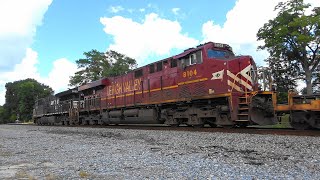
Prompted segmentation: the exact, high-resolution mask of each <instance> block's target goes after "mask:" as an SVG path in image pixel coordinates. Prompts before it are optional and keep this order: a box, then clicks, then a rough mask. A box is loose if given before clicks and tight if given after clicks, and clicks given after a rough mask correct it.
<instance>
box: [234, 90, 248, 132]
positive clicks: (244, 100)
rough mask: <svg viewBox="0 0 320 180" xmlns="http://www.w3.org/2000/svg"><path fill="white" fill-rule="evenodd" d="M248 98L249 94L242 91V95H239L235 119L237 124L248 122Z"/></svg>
mask: <svg viewBox="0 0 320 180" xmlns="http://www.w3.org/2000/svg"><path fill="white" fill-rule="evenodd" d="M249 99H250V94H249V93H247V92H246V93H244V95H243V96H240V97H239V108H238V118H237V120H236V123H237V124H238V125H240V126H241V125H244V126H245V125H247V124H248V123H249V122H250V117H249Z"/></svg>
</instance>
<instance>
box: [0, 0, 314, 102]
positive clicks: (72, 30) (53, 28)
mask: <svg viewBox="0 0 320 180" xmlns="http://www.w3.org/2000/svg"><path fill="white" fill-rule="evenodd" d="M306 1H307V2H310V3H311V4H312V5H313V6H320V1H319V0H306ZM278 2H280V0H254V1H253V0H225V1H212V0H199V1H182V0H175V1H163V0H162V1H160V0H140V1H137V0H136V1H133V0H28V1H25V0H0V105H2V104H4V102H5V98H4V96H5V84H6V83H7V82H13V81H16V80H21V79H26V78H34V79H36V80H38V81H39V82H41V83H44V84H47V85H49V86H51V87H52V88H53V89H54V90H55V92H56V93H57V92H60V91H62V90H65V89H67V88H68V81H69V77H70V76H71V75H73V74H74V72H76V71H77V66H76V64H75V60H77V59H79V58H82V57H83V55H82V54H83V52H85V51H90V50H91V49H97V50H99V51H107V50H109V49H112V50H116V51H118V52H121V53H123V54H126V55H128V56H130V57H132V58H135V59H136V60H137V62H138V64H139V66H142V65H145V64H147V63H149V62H152V61H156V60H159V59H162V58H165V57H168V56H172V55H174V54H176V53H179V52H181V51H183V50H184V49H187V48H189V47H193V46H196V45H198V44H200V43H203V42H208V41H214V42H221V43H227V44H230V45H231V46H232V47H233V49H234V51H235V53H236V54H242V55H252V56H253V58H254V59H255V60H256V62H257V63H258V64H259V65H265V64H264V62H263V60H264V59H265V58H266V57H267V56H268V54H267V52H265V51H257V50H256V49H257V46H258V45H260V44H261V43H263V42H257V40H256V39H257V38H256V33H257V31H258V29H259V28H260V27H262V26H263V24H264V23H266V22H267V21H268V20H269V19H271V18H273V17H275V15H276V13H275V12H274V11H273V9H274V6H275V5H276V4H277V3H278Z"/></svg>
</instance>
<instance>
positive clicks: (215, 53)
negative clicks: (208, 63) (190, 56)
mask: <svg viewBox="0 0 320 180" xmlns="http://www.w3.org/2000/svg"><path fill="white" fill-rule="evenodd" d="M207 53H208V58H216V59H226V58H230V57H234V54H233V53H232V52H228V51H222V50H215V49H208V52H207Z"/></svg>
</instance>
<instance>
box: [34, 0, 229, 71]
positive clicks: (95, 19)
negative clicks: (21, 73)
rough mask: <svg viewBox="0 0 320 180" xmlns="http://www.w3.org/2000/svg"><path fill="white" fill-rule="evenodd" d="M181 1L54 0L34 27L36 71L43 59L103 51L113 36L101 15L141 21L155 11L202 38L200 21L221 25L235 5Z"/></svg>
mask: <svg viewBox="0 0 320 180" xmlns="http://www.w3.org/2000/svg"><path fill="white" fill-rule="evenodd" d="M93 2H94V3H93ZM184 2H185V1H182V0H179V1H172V2H170V3H164V2H163V1H138V2H134V1H103V0H97V1H89V0H80V1H79V0H68V1H62V0H56V1H53V2H52V3H51V5H50V7H49V9H48V11H47V12H46V14H45V15H44V18H43V24H42V26H39V27H38V28H37V33H36V36H35V38H34V43H33V44H32V46H31V47H32V49H34V50H35V51H37V52H38V59H40V60H43V61H41V63H40V64H39V65H38V67H39V71H40V73H41V75H45V74H46V73H47V72H48V71H49V70H50V69H51V68H52V64H51V63H42V62H44V61H46V62H49V61H51V62H52V61H54V60H55V59H58V58H61V57H65V58H67V59H69V60H75V59H78V58H80V57H81V56H82V53H83V52H84V51H89V50H91V49H97V50H99V51H105V50H106V49H107V48H108V45H109V44H110V42H112V41H113V37H112V36H110V35H108V34H106V33H105V32H104V31H103V28H104V26H103V25H102V24H101V23H100V18H101V17H113V16H117V15H118V16H123V17H126V18H131V19H132V20H133V21H136V22H142V21H143V20H144V18H145V15H147V14H149V13H156V14H158V15H159V16H160V17H161V18H165V19H169V20H172V21H179V23H180V25H181V27H182V28H183V30H182V33H188V34H189V36H191V37H193V38H195V39H201V26H202V24H203V23H204V22H206V21H208V20H213V21H214V22H215V23H217V24H220V25H223V23H224V22H225V20H226V17H225V16H223V15H225V14H226V13H227V12H228V11H229V10H230V9H231V8H232V7H233V6H234V4H235V0H228V1H226V2H224V3H221V2H222V1H215V2H214V3H212V2H210V1H206V2H203V3H195V4H197V7H196V8H193V7H192V5H191V4H186V3H184ZM208 4H210V6H208ZM193 5H194V4H193ZM116 11H118V12H116ZM175 12H176V14H175ZM203 12H207V13H203ZM168 55H170V54H168ZM164 56H165V55H164ZM155 58H157V57H155ZM146 59H148V58H146ZM140 64H141V63H140Z"/></svg>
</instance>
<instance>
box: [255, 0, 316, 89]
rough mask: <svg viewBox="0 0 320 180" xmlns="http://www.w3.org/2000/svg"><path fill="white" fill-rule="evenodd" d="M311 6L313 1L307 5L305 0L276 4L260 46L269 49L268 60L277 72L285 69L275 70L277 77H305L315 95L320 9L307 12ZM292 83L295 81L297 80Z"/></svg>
mask: <svg viewBox="0 0 320 180" xmlns="http://www.w3.org/2000/svg"><path fill="white" fill-rule="evenodd" d="M309 7H310V4H305V3H304V1H303V0H290V1H288V2H281V3H279V4H278V5H277V6H276V7H275V10H276V11H278V15H277V17H276V18H274V19H272V20H269V22H268V23H266V24H264V26H263V27H262V28H260V29H259V31H258V33H257V37H258V40H264V45H262V46H259V49H266V50H267V51H268V52H269V54H270V57H269V58H268V59H267V62H268V63H269V65H270V66H271V68H273V71H277V69H275V68H276V67H278V68H279V69H280V70H281V69H283V70H284V71H283V72H278V73H274V74H275V75H276V76H278V77H277V78H279V77H282V79H283V78H287V79H288V78H291V77H295V78H296V79H297V78H302V79H304V80H305V83H306V89H307V93H308V94H312V81H313V80H314V76H315V74H314V72H316V70H317V67H318V65H319V61H320V57H319V55H317V54H318V53H319V45H320V30H319V28H320V27H319V25H320V9H319V7H317V8H314V9H313V11H312V13H311V14H309V15H307V14H306V10H307V9H308V8H309ZM284 65H287V67H285V66H284ZM283 67H284V68H283ZM278 81H281V78H280V79H279V80H278ZM290 83H295V82H294V80H293V81H291V82H290Z"/></svg>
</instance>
